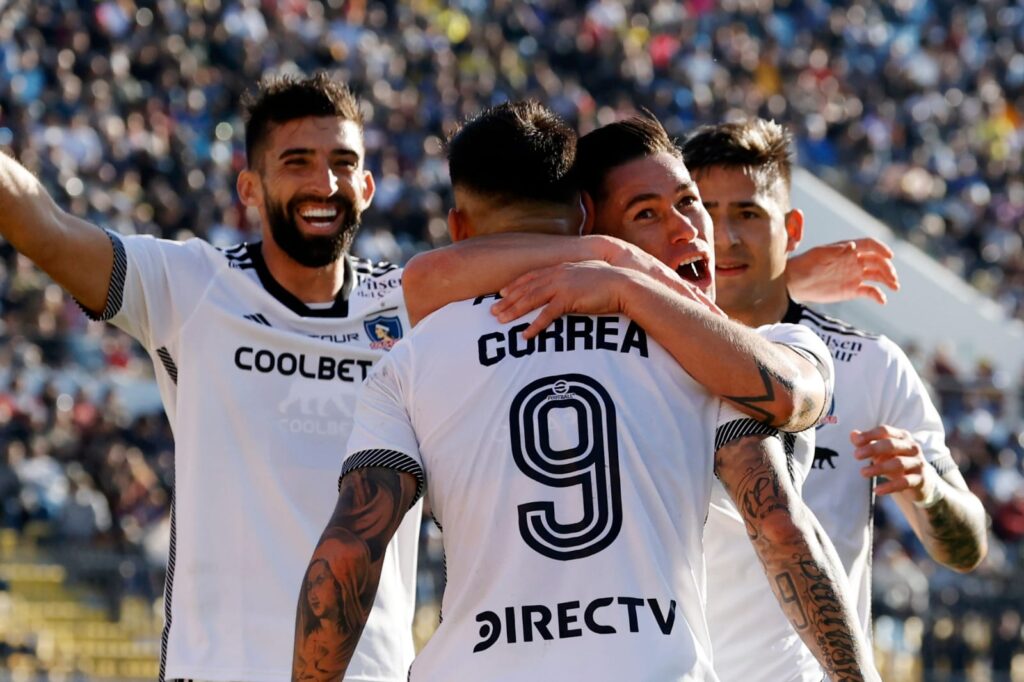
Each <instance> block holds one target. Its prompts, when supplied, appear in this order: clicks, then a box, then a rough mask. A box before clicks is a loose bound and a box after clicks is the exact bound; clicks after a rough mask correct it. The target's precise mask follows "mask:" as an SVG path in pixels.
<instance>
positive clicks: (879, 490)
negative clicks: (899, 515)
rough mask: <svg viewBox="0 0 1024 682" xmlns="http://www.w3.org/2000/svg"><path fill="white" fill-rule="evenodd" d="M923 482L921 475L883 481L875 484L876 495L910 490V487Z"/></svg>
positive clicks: (918, 485) (915, 486)
mask: <svg viewBox="0 0 1024 682" xmlns="http://www.w3.org/2000/svg"><path fill="white" fill-rule="evenodd" d="M922 484H923V478H922V477H921V476H906V477H903V478H898V479H896V480H894V481H883V482H881V483H879V484H878V485H876V486H875V494H876V495H891V494H893V493H900V492H903V491H904V490H910V489H911V488H917V487H920V486H921V485H922Z"/></svg>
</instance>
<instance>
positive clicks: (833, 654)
mask: <svg viewBox="0 0 1024 682" xmlns="http://www.w3.org/2000/svg"><path fill="white" fill-rule="evenodd" d="M715 464H716V471H717V473H718V477H719V479H721V481H722V483H723V485H724V486H725V488H726V490H727V491H728V492H729V494H730V496H731V497H732V499H733V502H734V503H735V504H736V507H737V509H738V510H739V511H740V515H741V516H742V517H743V520H744V523H745V525H746V528H747V534H748V536H749V537H750V541H751V543H752V544H753V546H754V550H755V551H756V553H757V556H758V558H759V559H760V561H761V565H762V567H763V568H764V570H765V574H766V575H767V577H768V580H769V583H770V584H771V589H772V591H773V592H774V593H775V596H776V598H777V599H778V601H779V605H780V606H781V607H782V610H783V612H784V613H785V614H786V617H787V618H788V619H789V621H790V623H792V625H793V627H794V629H796V631H797V632H798V633H799V634H800V637H801V638H802V639H803V640H804V642H805V643H806V644H807V646H808V647H809V648H810V649H811V651H812V652H813V653H814V655H815V657H816V658H817V659H818V661H819V662H820V663H821V665H822V667H823V668H825V670H826V671H827V672H828V673H829V676H830V678H831V679H832V680H833V681H834V682H840V681H842V682H854V681H859V680H864V679H874V677H872V675H873V674H874V673H873V669H872V668H871V666H870V659H869V657H868V656H867V653H866V652H867V648H866V644H865V642H864V639H863V635H862V633H861V630H860V627H859V623H858V621H857V617H856V615H855V613H854V610H853V608H852V605H851V600H850V599H849V596H848V594H847V588H846V583H845V577H844V575H843V573H842V566H841V564H840V563H839V559H838V557H837V556H836V555H835V553H834V551H831V552H830V551H829V549H830V547H831V545H830V544H826V543H828V540H827V538H824V536H823V534H821V533H820V532H819V529H818V527H817V524H816V522H815V521H814V519H813V515H812V514H811V513H810V512H809V511H808V510H807V509H806V507H805V506H804V504H803V501H802V500H801V499H800V497H799V493H798V492H797V491H796V489H795V488H794V487H793V485H792V483H791V482H790V479H789V477H788V475H787V473H786V463H785V454H784V453H783V451H782V447H781V444H780V443H779V441H778V440H777V439H773V438H764V437H747V438H743V439H740V440H738V441H735V442H733V443H730V444H728V445H726V446H725V447H723V448H721V449H719V451H718V452H717V453H716V455H715Z"/></svg>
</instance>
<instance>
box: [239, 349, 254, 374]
mask: <svg viewBox="0 0 1024 682" xmlns="http://www.w3.org/2000/svg"><path fill="white" fill-rule="evenodd" d="M242 353H248V354H251V353H252V348H248V347H246V346H243V347H241V348H239V349H238V350H236V351H235V367H237V368H238V369H244V370H245V371H246V372H251V371H252V365H243V364H242Z"/></svg>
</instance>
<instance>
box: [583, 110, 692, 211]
mask: <svg viewBox="0 0 1024 682" xmlns="http://www.w3.org/2000/svg"><path fill="white" fill-rule="evenodd" d="M660 153H665V154H669V155H671V156H674V157H675V158H677V159H681V158H682V153H681V152H680V151H679V148H678V147H677V146H676V144H675V141H674V140H673V139H672V138H670V137H669V136H668V133H667V132H665V128H664V127H663V126H662V125H661V122H660V121H659V120H658V119H657V118H655V116H654V114H652V113H650V112H644V114H642V115H638V116H631V117H629V118H626V119H623V120H621V121H616V122H615V123H609V124H608V125H606V126H601V127H600V128H598V129H596V130H593V131H591V132H589V133H587V134H586V135H584V136H583V137H581V138H580V142H579V146H578V148H577V151H576V167H577V174H578V176H579V183H580V187H581V188H582V189H583V190H584V191H586V192H587V193H589V194H590V195H591V196H593V197H594V198H598V197H601V196H603V194H604V179H605V177H607V175H608V173H609V172H611V171H612V169H614V168H618V167H619V166H621V165H622V164H624V163H629V162H630V161H636V160H637V159H642V158H645V157H648V156H654V155H655V154H660Z"/></svg>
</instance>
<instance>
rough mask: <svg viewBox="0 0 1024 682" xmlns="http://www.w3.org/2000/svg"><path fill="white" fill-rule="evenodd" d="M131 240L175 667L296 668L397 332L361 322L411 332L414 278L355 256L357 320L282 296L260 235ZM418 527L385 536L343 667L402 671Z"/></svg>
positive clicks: (126, 303) (134, 328) (378, 676)
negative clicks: (355, 426) (380, 364)
mask: <svg viewBox="0 0 1024 682" xmlns="http://www.w3.org/2000/svg"><path fill="white" fill-rule="evenodd" d="M112 238H113V239H117V238H116V237H112ZM121 241H122V243H123V245H124V249H125V251H126V253H127V268H126V276H125V281H124V286H123V291H121V292H120V293H121V294H123V303H122V304H121V306H120V309H119V310H117V311H116V315H114V317H113V318H112V320H111V321H112V322H113V323H114V324H116V325H118V326H119V327H121V328H122V329H124V330H125V331H127V332H128V333H129V334H131V335H132V336H134V337H136V338H137V339H139V341H141V342H142V344H143V346H144V347H145V348H146V350H147V351H148V352H149V354H150V355H151V356H152V358H153V362H154V363H155V365H156V368H157V377H158V382H159V385H160V392H161V395H162V397H163V402H164V406H165V408H166V411H167V416H168V418H169V419H170V423H171V427H172V429H173V430H174V436H175V491H174V495H175V497H174V508H173V509H174V512H173V513H174V516H173V523H172V528H173V537H172V541H171V557H170V559H169V566H170V567H173V573H171V572H169V574H168V583H167V587H166V599H167V600H168V601H169V603H170V609H169V615H170V617H171V621H170V627H169V631H168V633H167V635H168V638H167V641H166V674H165V676H166V678H168V679H176V678H201V679H206V680H246V681H249V682H264V681H265V682H277V681H280V680H288V679H290V675H291V657H292V643H293V641H294V622H295V605H296V600H297V597H298V593H299V587H300V585H301V582H302V580H303V575H304V571H305V568H306V565H307V563H308V561H309V557H310V555H311V554H312V551H313V548H314V546H315V543H316V540H317V538H318V537H319V535H320V533H321V532H322V530H323V527H324V525H325V523H326V522H327V519H328V518H329V516H330V514H331V511H332V510H333V509H334V505H335V502H336V501H337V487H336V485H337V474H338V468H339V465H340V463H341V460H342V455H343V453H344V445H345V441H346V439H347V437H348V434H349V432H350V430H351V425H352V413H353V409H354V405H355V399H356V394H357V392H358V391H359V390H360V387H361V385H362V381H363V379H364V377H365V375H366V374H368V372H369V369H370V367H371V366H372V365H373V363H374V362H376V361H377V360H378V359H379V358H380V357H381V356H382V355H383V354H384V353H385V351H386V350H387V348H388V347H389V346H390V345H391V344H390V342H389V341H388V340H387V336H388V333H383V332H382V333H380V334H377V333H375V334H374V337H373V338H371V337H370V335H369V334H370V332H371V331H373V330H372V325H371V328H365V327H364V322H365V321H367V320H372V319H373V318H374V317H376V316H383V317H385V318H387V319H386V320H385V322H387V324H386V325H385V327H387V325H391V329H392V330H398V332H397V335H398V336H400V335H401V331H403V330H407V329H408V328H409V324H408V319H407V317H406V313H405V311H404V305H403V302H402V294H401V288H400V282H401V273H400V271H397V270H395V269H393V268H391V269H388V268H372V267H370V266H369V264H368V263H365V262H363V263H360V262H357V261H356V260H355V259H351V260H350V261H349V266H348V269H349V273H350V274H351V275H352V276H353V277H355V279H356V280H357V282H358V283H357V284H356V288H355V289H354V290H353V291H351V294H350V296H349V309H348V315H347V317H345V316H342V317H338V316H318V315H321V314H322V313H323V311H315V312H313V313H310V315H309V316H303V315H300V314H298V313H297V312H296V311H295V310H293V309H292V307H289V306H288V305H286V304H285V303H283V302H282V300H280V297H275V296H274V295H271V293H270V292H269V291H268V289H267V288H266V287H265V283H264V282H263V281H262V280H261V277H260V276H259V273H260V272H261V271H260V269H259V268H258V267H257V265H258V263H257V260H258V259H254V258H253V257H252V250H251V247H250V248H246V247H244V246H243V247H238V248H236V249H231V250H228V251H226V252H221V251H218V250H216V249H214V248H213V247H211V246H210V245H209V244H207V243H205V242H203V241H200V240H191V241H188V242H185V243H176V242H169V241H161V240H155V239H151V238H148V237H129V238H125V239H123V240H121ZM257 253H258V252H257ZM261 262H262V261H261V260H259V263H261ZM115 270H116V268H115ZM263 275H264V277H265V276H267V273H266V272H265V271H263ZM115 280H116V273H115ZM114 284H115V285H116V282H114ZM117 293H118V292H116V291H112V292H111V297H110V298H111V300H116V299H117V296H116V294H117ZM109 312H111V313H112V312H114V311H109ZM247 316H248V317H247ZM378 322H379V321H378ZM396 325H397V326H396ZM382 329H383V327H382ZM392 335H393V334H392ZM169 363H173V364H169ZM175 374H176V377H175ZM175 378H176V381H175ZM417 509H418V508H417ZM418 524H419V518H418V517H417V514H416V513H415V512H414V513H412V514H410V515H409V516H408V517H407V520H406V522H405V523H403V525H402V527H401V528H400V529H399V531H398V533H397V535H396V536H395V540H394V541H393V542H392V544H391V545H390V546H389V549H388V551H387V554H386V557H385V563H384V568H383V573H382V577H381V589H380V592H379V594H378V599H377V602H376V604H375V606H374V609H373V613H372V615H371V617H370V622H369V624H368V626H367V629H366V631H365V632H364V634H363V638H362V641H361V642H360V644H359V648H358V650H357V651H356V655H355V659H354V661H353V664H352V667H351V668H350V669H349V674H348V676H347V677H346V678H345V679H346V680H350V681H360V682H371V681H372V682H383V681H386V682H400V681H402V680H405V679H406V671H407V667H408V663H409V661H410V660H411V658H412V655H413V644H412V635H411V625H412V616H413V599H414V596H415V592H414V590H415V569H416V550H417V535H418V527H419V526H418Z"/></svg>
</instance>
